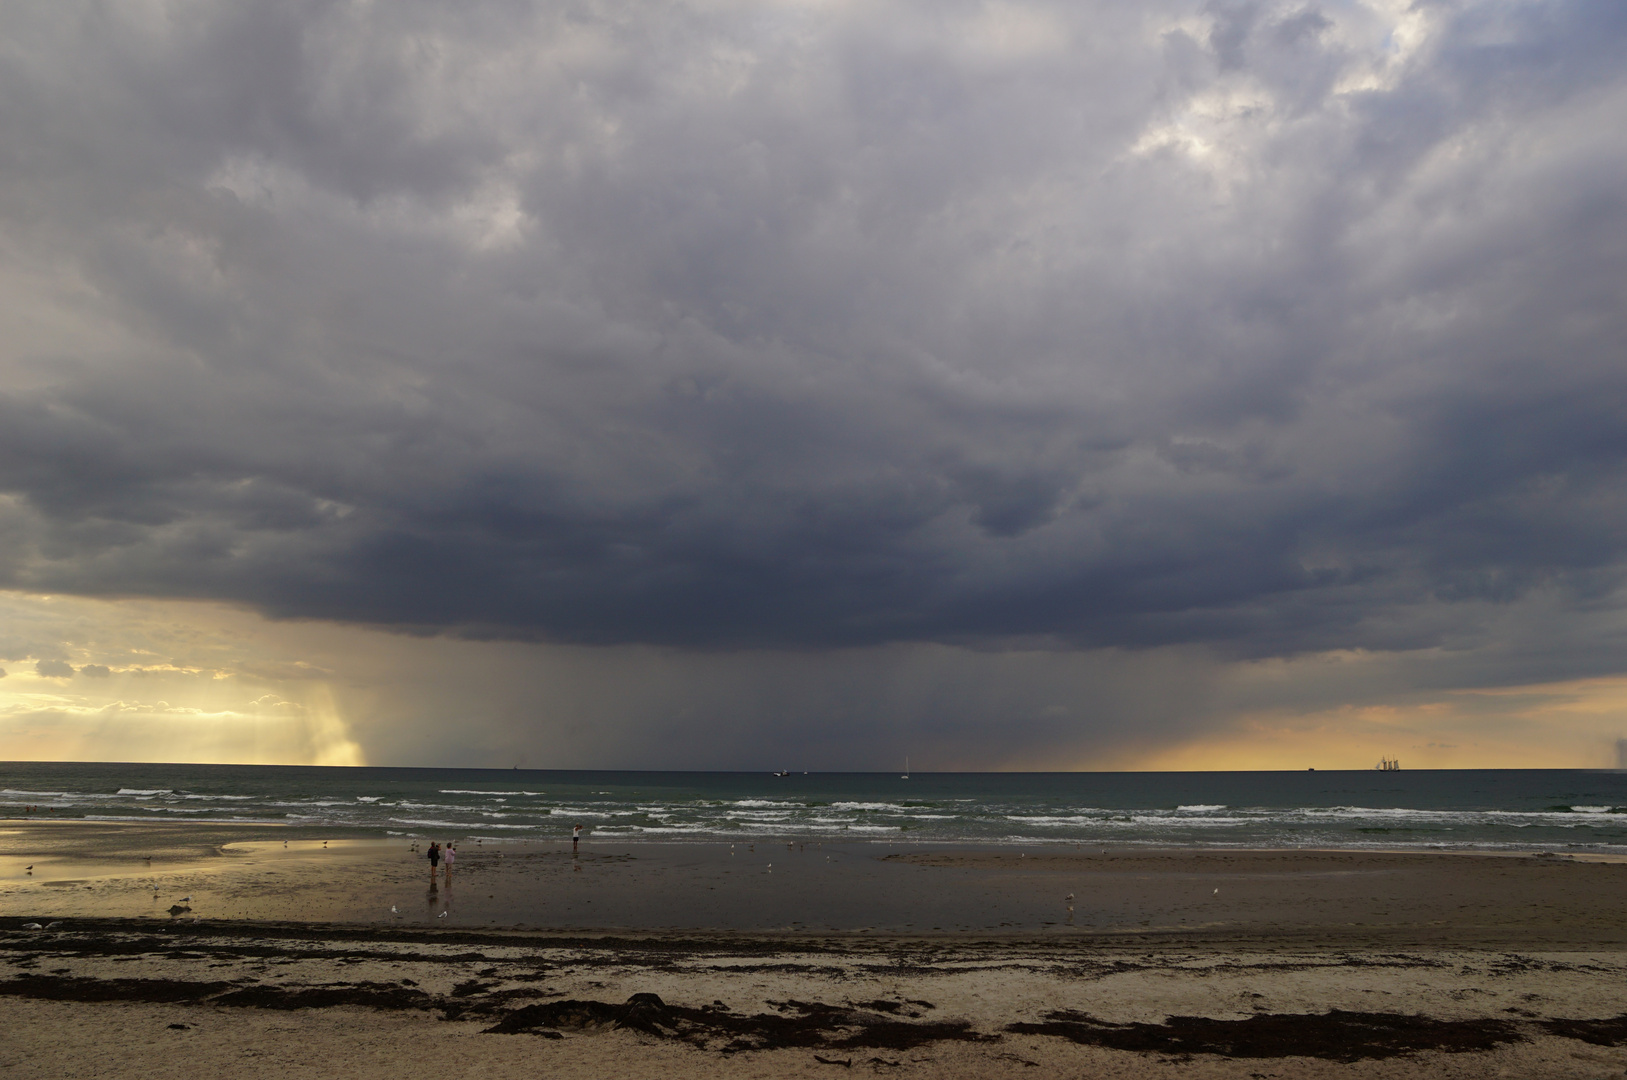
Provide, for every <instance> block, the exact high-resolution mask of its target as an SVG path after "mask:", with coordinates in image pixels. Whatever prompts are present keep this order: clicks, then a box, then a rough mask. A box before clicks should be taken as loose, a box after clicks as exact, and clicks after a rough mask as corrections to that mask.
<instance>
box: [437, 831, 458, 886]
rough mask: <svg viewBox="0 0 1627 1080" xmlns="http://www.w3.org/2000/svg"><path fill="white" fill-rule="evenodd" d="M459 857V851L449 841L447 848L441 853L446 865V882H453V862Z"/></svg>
mask: <svg viewBox="0 0 1627 1080" xmlns="http://www.w3.org/2000/svg"><path fill="white" fill-rule="evenodd" d="M457 857H458V849H457V848H455V847H453V846H452V842H451V841H450V840H449V841H447V843H446V848H445V849H444V850H443V851H442V852H441V861H442V862H444V863H446V880H447V881H451V880H452V861H453V860H454V859H456V858H457Z"/></svg>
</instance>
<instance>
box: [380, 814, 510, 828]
mask: <svg viewBox="0 0 1627 1080" xmlns="http://www.w3.org/2000/svg"><path fill="white" fill-rule="evenodd" d="M390 821H391V823H392V824H395V825H419V826H422V827H423V828H426V829H473V828H477V827H478V828H481V829H529V830H532V831H535V830H536V829H537V828H538V826H536V825H500V824H498V823H497V822H495V821H435V820H432V819H428V820H427V819H424V818H399V817H393V818H391V819H390Z"/></svg>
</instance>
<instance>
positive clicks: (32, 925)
mask: <svg viewBox="0 0 1627 1080" xmlns="http://www.w3.org/2000/svg"><path fill="white" fill-rule="evenodd" d="M23 929H24V930H44V929H45V927H43V926H41V925H40V924H39V923H37V922H25V923H23Z"/></svg>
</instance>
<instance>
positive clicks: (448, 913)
mask: <svg viewBox="0 0 1627 1080" xmlns="http://www.w3.org/2000/svg"><path fill="white" fill-rule="evenodd" d="M450 914H452V913H451V912H450V911H443V912H441V913H440V914H439V915H437V916H435V917H436V918H437V919H444V918H446V917H447V916H448V915H450Z"/></svg>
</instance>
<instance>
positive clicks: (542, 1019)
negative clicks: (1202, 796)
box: [486, 994, 999, 1052]
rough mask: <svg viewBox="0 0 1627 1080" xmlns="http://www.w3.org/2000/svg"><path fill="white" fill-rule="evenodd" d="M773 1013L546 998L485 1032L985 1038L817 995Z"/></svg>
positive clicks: (826, 1040)
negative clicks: (616, 1030)
mask: <svg viewBox="0 0 1627 1080" xmlns="http://www.w3.org/2000/svg"><path fill="white" fill-rule="evenodd" d="M776 1008H778V1009H779V1013H778V1015H776V1014H773V1013H756V1014H753V1015H749V1016H746V1015H739V1014H735V1013H732V1012H729V1011H727V1010H726V1009H719V1008H716V1007H708V1008H700V1009H691V1008H685V1007H683V1006H679V1005H668V1004H667V1003H666V1002H664V1001H662V1000H661V998H660V997H658V996H657V995H655V994H634V995H633V996H632V997H630V998H628V999H627V1001H626V1002H625V1003H623V1004H620V1005H616V1004H611V1003H610V1002H604V1001H578V1000H575V999H572V1000H570V1001H551V1002H548V1003H546V1004H539V1005H527V1006H525V1007H524V1008H521V1009H516V1010H514V1011H513V1012H511V1013H509V1014H508V1015H507V1016H505V1017H504V1018H503V1019H502V1020H501V1021H499V1022H498V1023H496V1024H494V1025H493V1026H492V1027H489V1028H487V1029H486V1031H487V1032H488V1033H491V1034H502V1035H507V1034H516V1033H520V1032H536V1033H539V1034H545V1033H549V1032H553V1033H556V1034H557V1032H558V1029H560V1028H565V1029H576V1030H584V1029H593V1028H604V1029H613V1028H625V1029H629V1030H633V1031H640V1032H643V1033H644V1034H646V1035H653V1036H655V1037H657V1038H661V1039H678V1040H682V1041H684V1042H687V1043H691V1044H693V1045H696V1046H710V1045H712V1044H714V1043H716V1042H720V1041H721V1042H723V1044H724V1045H722V1046H721V1047H718V1049H721V1050H723V1051H725V1052H734V1051H737V1050H771V1049H778V1048H782V1047H806V1048H818V1049H822V1050H849V1049H858V1048H863V1049H874V1050H908V1049H911V1048H912V1047H916V1046H920V1045H922V1044H924V1043H929V1042H940V1041H944V1040H954V1041H959V1042H984V1041H989V1040H991V1039H998V1038H999V1036H997V1035H994V1036H991V1035H982V1034H979V1033H978V1032H976V1031H973V1030H972V1026H971V1025H970V1024H969V1023H967V1022H965V1021H963V1020H962V1021H942V1022H937V1023H930V1024H921V1023H911V1022H909V1021H903V1020H895V1019H893V1018H891V1017H890V1016H886V1015H882V1014H878V1013H876V1012H874V1011H872V1010H870V1009H864V1008H857V1007H854V1006H846V1005H826V1004H823V1003H821V1002H805V1001H787V1002H780V1003H777V1005H776Z"/></svg>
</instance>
